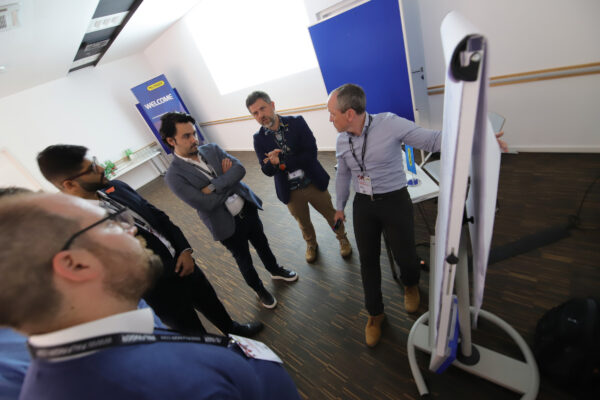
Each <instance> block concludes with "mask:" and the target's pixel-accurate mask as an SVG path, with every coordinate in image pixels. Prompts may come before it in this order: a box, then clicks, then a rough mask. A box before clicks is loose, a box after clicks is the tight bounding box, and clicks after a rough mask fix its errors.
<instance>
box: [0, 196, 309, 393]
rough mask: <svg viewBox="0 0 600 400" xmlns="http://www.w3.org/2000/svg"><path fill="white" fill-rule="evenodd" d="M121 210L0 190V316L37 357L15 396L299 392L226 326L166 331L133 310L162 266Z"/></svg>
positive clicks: (144, 312) (276, 367)
mask: <svg viewBox="0 0 600 400" xmlns="http://www.w3.org/2000/svg"><path fill="white" fill-rule="evenodd" d="M126 211H127V210H126V209H125V208H121V209H120V210H118V211H116V212H107V211H106V210H104V209H102V208H100V207H97V206H94V205H93V204H91V203H90V202H87V201H84V200H82V199H78V198H76V197H73V196H66V195H64V194H60V193H59V194H24V195H15V196H9V197H7V198H4V199H1V200H0V235H1V237H3V238H10V239H9V240H8V241H9V243H10V246H2V247H0V274H1V275H2V280H0V326H9V327H12V328H14V329H16V330H18V331H20V332H22V333H24V334H26V335H27V336H29V347H30V350H31V353H32V359H33V360H32V363H31V366H30V368H29V370H28V372H27V376H26V378H25V383H24V385H23V389H22V391H21V394H20V398H21V399H42V398H43V399H50V400H53V399H83V398H85V399H166V398H176V399H188V398H194V399H209V398H210V399H213V398H220V399H225V398H227V399H242V398H243V399H284V398H285V399H299V396H298V393H297V390H296V388H295V386H294V383H293V382H292V380H291V379H290V377H289V375H288V374H287V373H286V372H285V370H284V369H283V368H282V367H281V366H280V365H278V364H276V363H274V362H269V361H262V360H258V359H254V358H246V357H244V356H243V355H242V353H241V352H240V350H239V349H238V348H237V347H228V348H227V347H226V346H227V343H228V341H227V338H224V337H218V336H214V335H203V336H199V337H186V336H180V335H173V334H172V333H170V332H162V330H161V329H160V328H154V326H153V325H154V324H153V318H152V313H151V311H150V310H149V309H145V310H136V306H137V303H138V301H139V298H140V296H141V294H142V293H143V292H145V291H146V290H147V289H148V288H149V287H151V286H152V283H153V281H155V280H156V279H157V278H158V277H159V276H160V275H161V274H162V267H161V261H160V258H159V257H158V256H156V255H154V254H153V253H152V252H151V251H150V250H148V249H144V248H143V247H142V246H141V245H140V242H139V241H138V240H136V239H135V238H134V234H135V232H136V228H135V226H134V222H133V220H132V219H131V215H130V214H129V213H127V212H126ZM208 343H214V344H208ZM218 344H221V345H223V346H219V345H218Z"/></svg>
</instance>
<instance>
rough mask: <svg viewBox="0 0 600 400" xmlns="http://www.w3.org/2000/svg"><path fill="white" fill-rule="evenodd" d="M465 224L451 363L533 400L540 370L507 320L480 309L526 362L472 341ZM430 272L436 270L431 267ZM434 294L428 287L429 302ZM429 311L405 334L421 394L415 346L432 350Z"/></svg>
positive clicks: (422, 387)
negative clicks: (457, 331)
mask: <svg viewBox="0 0 600 400" xmlns="http://www.w3.org/2000/svg"><path fill="white" fill-rule="evenodd" d="M466 226H467V225H463V230H462V234H461V241H460V246H459V251H458V264H457V266H456V278H455V280H456V294H457V297H458V318H459V324H460V339H459V342H460V347H459V349H458V353H459V355H458V356H457V359H456V360H454V362H453V363H452V365H454V366H456V367H458V368H460V369H462V370H464V371H467V372H469V373H471V374H473V375H477V376H479V377H481V378H484V379H487V380H488V381H490V382H493V383H495V384H497V385H500V386H502V387H504V388H506V389H509V390H512V391H514V392H517V393H520V394H523V396H522V397H521V399H524V400H528V399H535V398H536V397H537V393H538V389H539V373H538V369H537V364H536V362H535V358H534V356H533V354H532V352H531V350H530V349H529V346H528V345H527V343H525V341H524V340H523V338H522V337H521V335H519V333H518V332H517V331H516V330H515V329H514V328H513V327H512V326H510V325H509V324H508V323H506V322H505V321H504V320H502V319H501V318H499V317H497V316H496V315H494V314H492V313H489V312H487V311H485V310H480V311H479V316H480V318H483V319H485V320H487V321H489V322H491V323H492V324H494V325H496V326H498V327H499V328H500V329H502V330H503V331H504V332H505V333H506V334H508V336H510V337H511V338H512V339H513V340H514V342H515V343H516V344H517V346H518V347H519V349H520V350H521V353H522V354H523V357H524V359H525V361H521V360H517V359H514V358H511V357H508V356H506V355H504V354H501V353H498V352H496V351H493V350H490V349H487V348H485V347H483V346H480V345H476V344H473V343H472V341H471V313H474V312H475V309H474V308H473V307H470V306H469V274H468V263H467V248H466V239H467V236H468V235H467V234H466V232H467V230H466V229H464V228H466ZM430 252H431V253H430V254H431V257H430V260H431V262H432V263H434V262H435V237H433V236H432V237H431V247H430ZM431 271H435V268H434V266H433V265H432V266H431ZM434 280H435V274H434V273H433V272H432V273H430V274H429V287H430V288H433V287H435V284H434V283H435V282H434ZM433 297H434V296H433V293H432V291H431V290H430V293H429V304H432V302H433V301H434V298H433ZM428 321H429V312H426V313H424V314H423V315H421V316H420V317H419V318H418V319H417V320H416V321H415V323H414V324H413V326H412V328H411V330H410V333H409V335H408V342H407V350H408V361H409V364H410V370H411V372H412V375H413V378H414V380H415V383H416V385H417V389H418V390H419V394H420V395H421V397H426V396H428V395H429V390H428V389H427V385H426V384H425V380H424V379H423V375H422V374H421V371H420V369H419V366H418V364H417V359H416V352H415V349H419V350H421V351H423V352H426V353H431V351H432V348H433V340H432V339H431V340H430V335H429V332H430V331H429V326H428V325H427V323H428Z"/></svg>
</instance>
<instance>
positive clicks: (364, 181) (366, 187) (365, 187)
mask: <svg viewBox="0 0 600 400" xmlns="http://www.w3.org/2000/svg"><path fill="white" fill-rule="evenodd" d="M358 192H359V193H362V194H367V195H369V196H371V195H372V194H373V187H372V186H371V177H370V176H369V175H359V176H358Z"/></svg>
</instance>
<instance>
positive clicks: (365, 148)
mask: <svg viewBox="0 0 600 400" xmlns="http://www.w3.org/2000/svg"><path fill="white" fill-rule="evenodd" d="M372 121H373V116H372V115H371V114H369V123H368V124H367V129H366V130H365V139H364V140H363V145H362V156H361V159H362V164H361V163H360V161H358V158H356V153H355V152H354V143H352V138H351V136H348V144H349V145H350V151H351V152H352V157H354V159H355V160H356V163H357V164H358V166H359V167H360V172H361V173H363V174H364V173H365V170H366V169H367V168H366V165H365V153H366V151H367V135H368V134H369V128H370V127H371V122H372Z"/></svg>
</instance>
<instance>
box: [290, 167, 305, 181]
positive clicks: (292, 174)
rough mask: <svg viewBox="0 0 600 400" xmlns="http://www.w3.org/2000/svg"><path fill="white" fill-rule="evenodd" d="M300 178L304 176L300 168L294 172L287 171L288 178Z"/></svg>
mask: <svg viewBox="0 0 600 400" xmlns="http://www.w3.org/2000/svg"><path fill="white" fill-rule="evenodd" d="M296 178H298V179H302V178H304V171H303V170H301V169H297V170H295V171H294V172H289V173H288V180H290V181H291V180H292V179H296Z"/></svg>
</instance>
